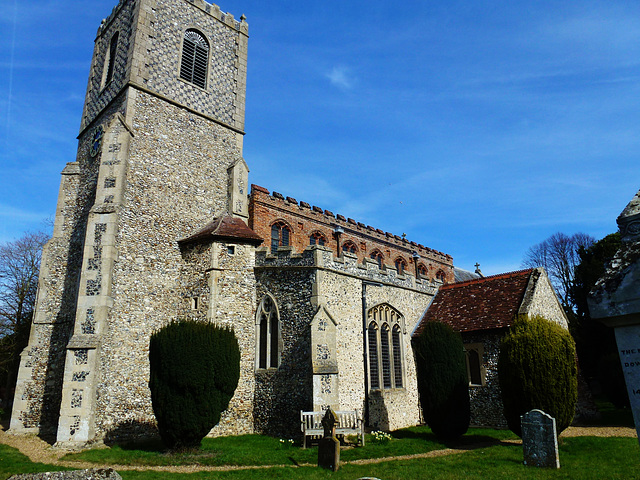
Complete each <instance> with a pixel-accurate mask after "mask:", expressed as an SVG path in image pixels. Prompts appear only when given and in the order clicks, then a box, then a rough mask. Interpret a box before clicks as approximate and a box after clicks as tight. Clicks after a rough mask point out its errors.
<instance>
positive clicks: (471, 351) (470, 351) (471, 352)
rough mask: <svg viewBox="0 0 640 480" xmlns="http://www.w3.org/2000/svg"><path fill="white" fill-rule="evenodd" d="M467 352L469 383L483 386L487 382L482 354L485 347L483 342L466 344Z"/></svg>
mask: <svg viewBox="0 0 640 480" xmlns="http://www.w3.org/2000/svg"><path fill="white" fill-rule="evenodd" d="M464 348H465V351H466V354H467V375H468V377H469V385H478V386H482V385H484V384H485V378H484V367H483V362H482V355H483V351H484V348H483V346H482V344H481V343H472V344H465V346H464Z"/></svg>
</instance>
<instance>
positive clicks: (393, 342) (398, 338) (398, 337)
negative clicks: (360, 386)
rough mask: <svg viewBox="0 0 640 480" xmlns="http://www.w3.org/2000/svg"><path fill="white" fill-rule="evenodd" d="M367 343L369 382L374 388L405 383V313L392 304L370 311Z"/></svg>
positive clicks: (376, 307) (399, 386)
mask: <svg viewBox="0 0 640 480" xmlns="http://www.w3.org/2000/svg"><path fill="white" fill-rule="evenodd" d="M368 321H369V324H368V327H367V342H368V344H369V345H368V349H367V351H368V354H369V380H370V381H369V385H370V388H371V389H372V390H377V389H380V388H384V389H389V388H402V387H403V386H404V381H403V378H404V373H403V372H404V361H403V359H404V356H403V350H402V322H403V319H402V316H401V315H400V313H399V312H398V311H397V310H396V309H394V308H393V307H391V306H390V305H388V304H382V305H377V306H375V307H373V308H372V309H370V310H369V313H368Z"/></svg>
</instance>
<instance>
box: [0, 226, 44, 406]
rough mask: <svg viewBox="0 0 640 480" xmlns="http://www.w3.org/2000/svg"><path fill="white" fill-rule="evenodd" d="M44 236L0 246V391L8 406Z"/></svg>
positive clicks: (26, 334) (30, 236)
mask: <svg viewBox="0 0 640 480" xmlns="http://www.w3.org/2000/svg"><path fill="white" fill-rule="evenodd" d="M47 240H48V236H47V235H46V234H45V233H42V232H36V233H26V234H24V235H23V236H22V237H21V238H19V239H18V240H15V241H13V242H7V243H4V244H2V245H0V379H2V380H4V382H3V383H4V385H3V383H0V387H4V388H3V390H4V392H3V395H2V396H1V398H0V399H1V400H2V404H3V406H6V405H8V402H9V401H10V398H11V391H12V390H13V386H14V384H15V374H16V369H17V366H18V362H19V355H20V351H21V350H22V349H23V348H24V347H25V346H26V344H27V340H28V337H29V329H30V326H31V318H32V316H33V309H34V307H35V301H36V291H37V288H38V273H39V271H40V258H41V255H42V247H43V246H44V244H45V243H46V242H47Z"/></svg>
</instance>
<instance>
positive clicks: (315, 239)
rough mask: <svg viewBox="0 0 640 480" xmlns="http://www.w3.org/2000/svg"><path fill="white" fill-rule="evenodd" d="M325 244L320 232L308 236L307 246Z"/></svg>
mask: <svg viewBox="0 0 640 480" xmlns="http://www.w3.org/2000/svg"><path fill="white" fill-rule="evenodd" d="M325 243H326V239H325V238H324V235H322V234H321V233H320V232H313V233H312V234H311V235H310V236H309V245H324V244H325Z"/></svg>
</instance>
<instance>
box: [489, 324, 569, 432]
mask: <svg viewBox="0 0 640 480" xmlns="http://www.w3.org/2000/svg"><path fill="white" fill-rule="evenodd" d="M498 378H499V380H500V389H501V390H502V402H503V404H504V415H505V417H506V419H507V424H508V425H509V429H511V431H512V432H513V433H515V434H516V435H518V436H521V434H522V431H521V426H520V416H521V415H524V414H525V413H527V412H528V411H530V410H533V409H534V408H536V409H539V410H542V411H543V412H545V413H547V414H548V415H551V416H552V417H554V418H555V419H556V429H557V433H558V434H560V432H562V431H563V430H564V429H565V428H567V427H568V426H569V425H570V424H571V421H572V420H573V415H574V413H575V407H576V400H577V398H578V368H577V363H576V347H575V343H574V341H573V338H571V334H570V333H569V331H568V330H565V329H564V328H562V327H561V326H560V325H558V324H556V323H553V322H551V321H549V320H547V319H545V318H543V317H539V316H535V317H526V316H523V317H519V318H517V319H516V321H515V323H514V324H513V326H512V327H511V328H510V330H509V332H508V333H507V334H506V335H505V336H504V337H503V339H502V341H501V342H500V354H499V357H498Z"/></svg>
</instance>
